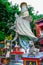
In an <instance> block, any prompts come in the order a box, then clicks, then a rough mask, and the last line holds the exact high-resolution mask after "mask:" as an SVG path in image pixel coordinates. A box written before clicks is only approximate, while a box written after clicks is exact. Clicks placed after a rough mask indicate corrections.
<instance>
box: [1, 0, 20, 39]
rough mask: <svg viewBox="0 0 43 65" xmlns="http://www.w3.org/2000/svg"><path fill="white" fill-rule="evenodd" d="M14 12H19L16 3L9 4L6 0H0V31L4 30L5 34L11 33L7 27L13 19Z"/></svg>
mask: <svg viewBox="0 0 43 65" xmlns="http://www.w3.org/2000/svg"><path fill="white" fill-rule="evenodd" d="M15 13H17V14H19V13H20V11H19V8H18V5H16V4H15V5H14V6H11V4H10V3H9V2H8V0H0V31H1V32H4V34H5V36H9V35H10V34H11V31H9V28H10V27H11V26H12V25H13V23H14V21H15ZM0 34H1V33H0ZM4 34H3V35H4ZM0 40H1V39H0ZM2 40H3V39H2Z"/></svg>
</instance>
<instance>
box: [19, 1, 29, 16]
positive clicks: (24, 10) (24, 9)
mask: <svg viewBox="0 0 43 65" xmlns="http://www.w3.org/2000/svg"><path fill="white" fill-rule="evenodd" d="M20 7H21V14H23V15H24V16H28V15H29V13H28V7H27V3H26V2H22V3H21V4H20Z"/></svg>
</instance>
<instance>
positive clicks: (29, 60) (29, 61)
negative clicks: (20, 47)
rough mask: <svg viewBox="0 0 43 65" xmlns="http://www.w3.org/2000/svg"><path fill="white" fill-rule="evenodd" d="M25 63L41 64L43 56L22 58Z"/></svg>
mask: <svg viewBox="0 0 43 65" xmlns="http://www.w3.org/2000/svg"><path fill="white" fill-rule="evenodd" d="M22 60H23V64H24V65H40V64H41V60H42V59H41V58H40V59H38V58H22Z"/></svg>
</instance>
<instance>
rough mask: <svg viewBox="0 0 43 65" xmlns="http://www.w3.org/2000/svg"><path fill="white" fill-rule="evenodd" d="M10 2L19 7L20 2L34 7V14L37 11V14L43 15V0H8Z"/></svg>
mask: <svg viewBox="0 0 43 65" xmlns="http://www.w3.org/2000/svg"><path fill="white" fill-rule="evenodd" d="M11 1H12V5H14V4H15V3H17V4H19V5H20V3H21V2H26V3H27V4H28V5H31V6H33V7H34V10H35V13H36V11H39V14H43V0H9V2H11Z"/></svg>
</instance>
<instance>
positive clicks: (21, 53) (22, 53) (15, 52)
mask: <svg viewBox="0 0 43 65" xmlns="http://www.w3.org/2000/svg"><path fill="white" fill-rule="evenodd" d="M10 54H23V52H19V51H17V52H11V53H10Z"/></svg>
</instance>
